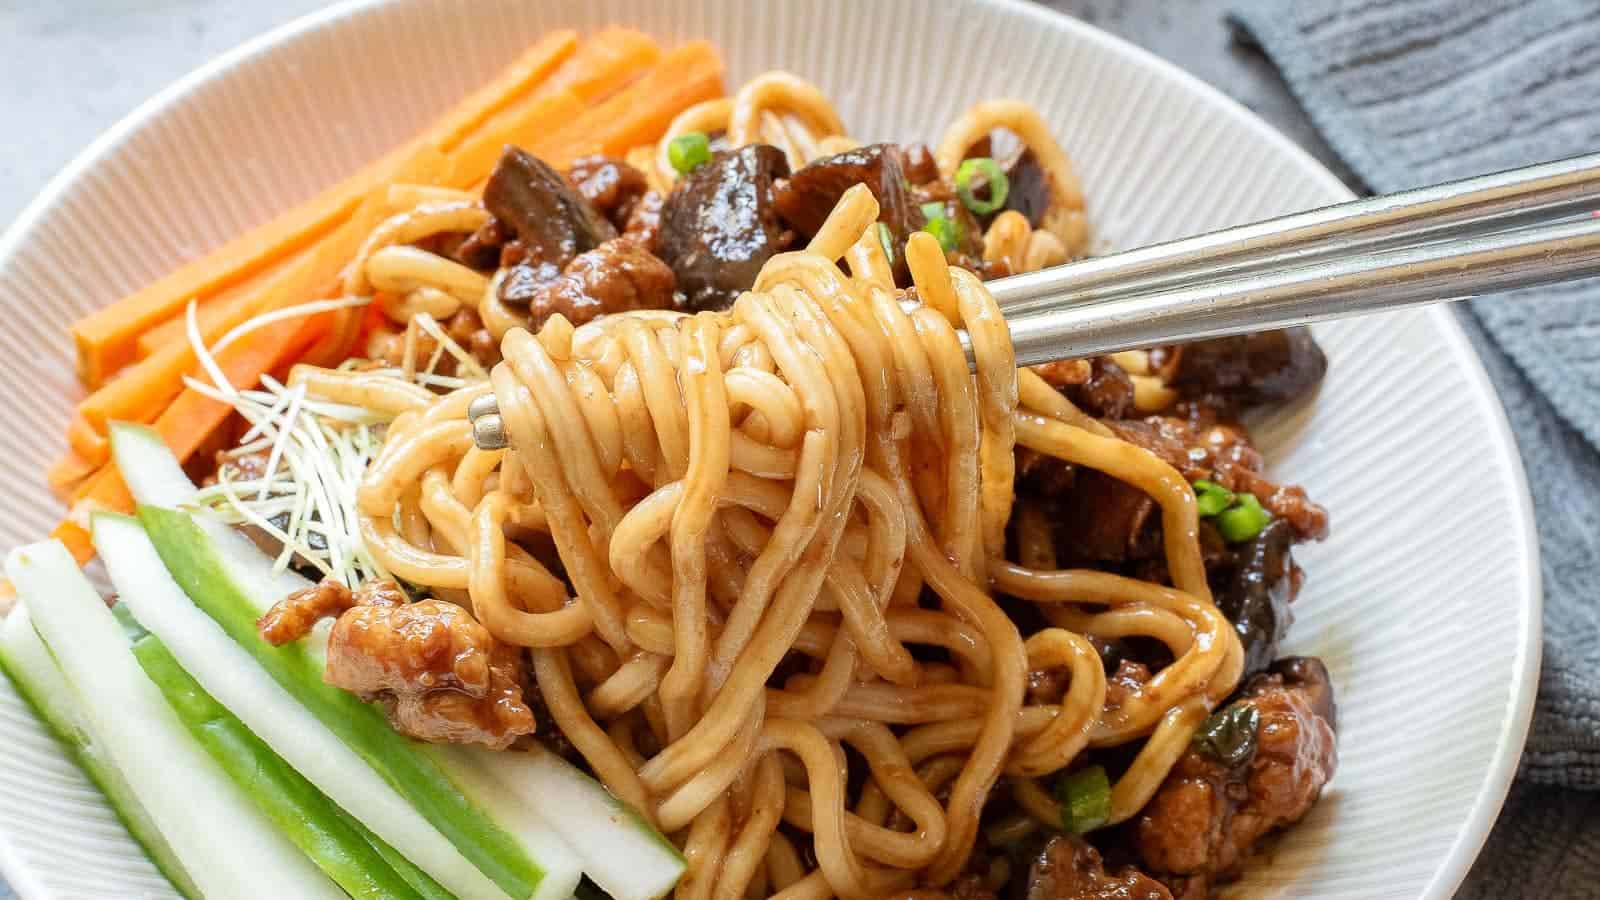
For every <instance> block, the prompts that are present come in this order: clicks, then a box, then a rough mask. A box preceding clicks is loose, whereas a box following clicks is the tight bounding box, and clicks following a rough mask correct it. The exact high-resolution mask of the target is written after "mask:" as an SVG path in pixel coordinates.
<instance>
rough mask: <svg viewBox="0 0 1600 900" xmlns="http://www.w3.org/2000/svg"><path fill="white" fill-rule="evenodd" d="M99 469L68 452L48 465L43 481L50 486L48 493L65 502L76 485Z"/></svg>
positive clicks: (70, 451)
mask: <svg viewBox="0 0 1600 900" xmlns="http://www.w3.org/2000/svg"><path fill="white" fill-rule="evenodd" d="M99 468H100V467H99V466H97V465H95V464H94V463H92V462H90V461H89V460H87V459H84V458H83V457H82V456H79V455H78V454H77V453H76V452H74V451H72V450H68V451H67V452H66V454H65V455H63V456H62V457H61V458H60V459H58V460H56V461H55V462H54V463H51V464H50V468H49V470H48V471H46V472H45V476H44V480H45V483H46V484H48V485H50V493H52V494H55V495H56V498H57V499H59V500H66V499H67V498H68V497H69V496H71V495H72V492H73V491H74V490H75V489H76V488H77V487H78V485H80V484H82V483H83V482H84V481H85V480H86V479H87V478H88V477H89V476H91V475H93V474H94V473H95V471H96V470H97V469H99Z"/></svg>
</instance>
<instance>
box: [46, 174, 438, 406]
mask: <svg viewBox="0 0 1600 900" xmlns="http://www.w3.org/2000/svg"><path fill="white" fill-rule="evenodd" d="M445 169H446V162H445V159H444V155H443V154H441V153H440V152H439V151H438V150H437V149H435V148H434V147H433V146H431V145H426V144H425V145H423V146H422V147H421V148H420V149H415V150H413V154H412V156H411V158H410V159H408V160H407V162H406V163H405V164H403V165H402V166H401V167H400V169H399V170H398V171H395V172H394V173H393V174H392V176H391V177H390V178H388V179H386V180H385V181H384V183H383V184H380V185H378V186H377V187H375V188H373V189H371V190H369V191H368V193H367V196H366V198H365V199H364V200H363V201H362V203H361V205H360V207H359V208H358V209H357V211H356V215H355V216H354V217H352V218H351V220H350V221H349V222H346V223H345V224H344V225H343V226H341V227H340V228H338V229H337V230H335V231H334V233H333V234H332V235H330V236H329V237H328V238H327V239H326V240H324V241H323V242H322V243H321V244H319V245H317V247H316V250H315V251H314V252H312V253H311V254H310V255H308V256H307V257H305V259H303V260H302V261H301V262H300V263H298V264H297V265H293V266H290V267H288V268H286V269H284V270H283V271H281V272H279V273H278V274H277V275H275V276H274V277H273V278H272V279H271V280H270V281H269V282H268V283H267V284H266V285H265V286H264V287H263V288H262V289H261V290H260V291H258V292H256V294H255V295H254V296H253V297H252V298H251V299H250V301H248V302H244V303H240V304H239V305H238V306H237V307H236V308H234V309H232V310H230V311H229V314H228V315H227V316H225V317H223V318H221V319H219V320H218V321H217V322H216V323H215V324H214V326H213V327H212V328H211V329H209V330H202V332H201V337H202V339H203V340H204V341H205V342H206V343H207V344H210V343H213V342H215V341H217V340H218V339H220V338H221V337H222V335H223V334H224V333H226V332H227V331H228V330H229V329H231V328H233V327H234V326H235V325H238V324H240V323H241V322H243V321H245V320H246V319H249V318H251V317H252V316H255V315H257V314H260V313H264V312H270V311H272V310H275V309H281V308H282V307H285V306H289V305H291V304H294V303H299V302H303V301H307V300H311V299H313V297H315V296H316V295H317V294H318V293H319V291H318V289H319V288H320V287H322V286H323V285H325V284H328V283H329V282H331V281H333V279H334V277H335V276H336V275H337V274H338V272H339V270H340V269H342V268H343V267H344V266H345V265H346V264H348V263H349V262H350V259H351V258H352V257H354V256H355V255H356V251H357V250H358V249H359V248H360V246H361V242H362V241H364V240H366V237H367V235H368V234H369V233H370V232H371V231H372V229H373V228H374V227H376V226H377V224H378V222H379V221H381V220H382V216H383V212H384V210H385V208H386V203H387V189H388V181H408V182H413V183H433V181H434V180H436V179H437V178H438V177H439V175H440V173H442V172H444V171H445ZM194 364H195V357H194V348H193V347H191V346H190V344H189V342H188V341H182V342H179V343H175V344H169V345H168V346H166V347H163V348H161V350H159V351H158V352H156V353H154V354H152V355H151V356H150V357H149V358H148V359H145V360H143V361H142V362H139V363H137V364H135V365H133V366H131V367H130V368H129V369H128V371H127V372H125V373H123V374H122V375H121V376H120V377H118V378H115V379H113V380H112V381H111V382H109V383H108V384H106V385H105V386H104V387H102V388H100V389H99V390H97V391H95V392H94V393H93V394H90V395H89V396H88V397H87V398H85V399H84V400H83V402H81V403H79V404H78V413H79V414H80V415H81V416H83V418H84V419H86V420H88V423H89V424H90V425H91V426H93V428H94V430H95V431H96V432H98V433H100V434H105V432H106V426H107V423H108V422H110V421H112V420H114V419H115V420H125V421H130V422H148V421H150V420H151V419H153V418H155V416H156V415H158V414H160V412H161V411H162V410H163V409H165V408H166V406H167V404H168V403H170V402H171V401H172V398H174V397H176V396H177V395H178V392H179V391H181V390H182V389H183V376H184V375H185V374H186V373H188V372H189V371H191V370H192V369H193V367H194Z"/></svg>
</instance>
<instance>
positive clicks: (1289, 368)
mask: <svg viewBox="0 0 1600 900" xmlns="http://www.w3.org/2000/svg"><path fill="white" fill-rule="evenodd" d="M1151 362H1152V363H1153V364H1155V365H1156V366H1157V367H1158V368H1159V369H1160V370H1161V371H1162V372H1163V374H1164V375H1165V376H1166V380H1167V382H1168V384H1169V385H1170V386H1171V387H1172V388H1173V389H1174V390H1176V391H1177V392H1178V395H1179V396H1180V397H1182V398H1183V399H1184V400H1187V401H1189V402H1192V403H1197V404H1199V405H1202V406H1205V407H1208V408H1211V409H1214V410H1216V411H1217V412H1218V413H1220V414H1221V415H1222V416H1223V417H1224V418H1236V417H1237V416H1238V414H1239V413H1240V412H1242V411H1244V410H1247V409H1253V408H1256V407H1262V406H1278V405H1282V404H1284V403H1288V402H1290V401H1292V400H1295V399H1297V398H1299V397H1302V396H1304V395H1306V394H1308V393H1310V392H1311V391H1312V390H1313V389H1315V388H1316V386H1317V385H1318V384H1320V383H1321V382H1322V377H1323V376H1324V375H1325V374H1327V371H1328V357H1327V356H1326V355H1325V354H1324V353H1323V352H1322V348H1321V347H1320V346H1318V345H1317V341H1316V339H1315V338H1313V337H1312V336H1311V332H1310V331H1309V330H1308V329H1305V328H1287V329H1282V330H1279V331H1262V332H1257V333H1255V334H1247V335H1240V336H1237V337H1225V338H1215V339H1213V340H1209V341H1196V342H1194V343H1192V344H1182V345H1179V346H1176V347H1163V348H1159V349H1157V350H1155V351H1152V358H1151Z"/></svg>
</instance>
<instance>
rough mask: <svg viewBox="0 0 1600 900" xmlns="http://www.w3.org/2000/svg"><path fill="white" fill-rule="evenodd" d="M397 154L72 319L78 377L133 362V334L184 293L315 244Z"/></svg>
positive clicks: (87, 378) (96, 382) (231, 279)
mask: <svg viewBox="0 0 1600 900" xmlns="http://www.w3.org/2000/svg"><path fill="white" fill-rule="evenodd" d="M403 152H404V151H395V152H393V153H390V154H389V155H387V156H385V157H384V158H383V159H380V160H379V161H377V162H376V163H373V164H371V165H369V166H367V167H366V168H364V169H362V170H361V171H360V172H358V173H356V174H355V175H352V176H350V177H349V178H346V179H345V180H344V181H341V182H339V183H338V184H336V185H334V186H333V187H331V188H328V189H327V190H325V191H323V192H322V193H320V194H318V195H317V196H316V197H314V198H312V199H311V200H310V201H309V202H307V203H305V204H303V205H301V206H297V207H295V208H294V209H291V210H289V211H288V212H286V213H284V214H283V215H281V216H279V217H278V218H276V219H273V220H271V221H270V222H267V223H266V224H263V225H260V226H258V227H256V228H254V229H252V230H251V231H249V232H246V233H245V234H243V235H241V236H239V237H237V238H234V239H233V240H231V241H229V242H227V243H226V244H223V245H222V246H221V247H219V248H218V249H216V250H214V251H212V252H211V253H208V254H206V255H205V256H203V257H201V258H200V259H197V260H195V261H194V262H191V263H189V264H188V265H185V266H183V267H181V268H179V269H177V270H176V271H174V272H172V273H170V274H168V275H166V276H165V277H163V278H161V279H159V280H157V281H156V282H154V283H153V284H151V285H149V286H147V287H145V288H143V289H142V290H139V291H136V292H134V293H132V294H129V295H128V296H126V297H124V298H122V299H121V300H119V301H117V302H116V303H113V304H111V305H110V306H107V307H105V308H103V309H100V310H98V311H96V312H93V313H90V314H89V315H87V316H85V317H84V318H82V319H79V320H78V321H77V322H76V323H74V324H73V326H72V339H73V343H74V345H75V346H76V347H77V352H78V377H79V378H81V379H82V380H83V383H84V384H85V385H87V386H89V387H90V388H91V389H93V388H98V387H99V386H100V385H102V384H104V383H105V382H106V379H108V378H109V377H110V376H111V374H112V373H113V372H115V371H117V370H118V369H120V368H122V367H123V366H125V365H127V364H128V363H131V362H132V361H133V359H134V357H135V355H136V353H137V350H138V340H139V336H140V335H142V334H143V333H144V332H146V331H148V330H149V329H150V328H152V327H154V326H156V325H158V324H160V323H161V322H164V321H166V320H167V319H169V318H172V317H173V316H175V315H178V314H179V313H181V312H182V311H183V308H184V306H185V305H187V304H188V302H189V300H190V299H191V298H195V297H199V298H204V297H208V296H210V295H212V294H214V293H216V292H217V291H220V290H223V289H225V288H227V287H229V286H230V285H233V284H237V283H238V282H240V281H243V280H244V279H247V278H249V277H250V276H252V275H255V274H257V273H259V272H263V271H266V270H268V269H271V268H272V267H274V266H275V265H276V264H278V263H280V262H281V261H283V260H284V259H285V258H287V257H288V256H290V255H291V254H293V253H294V252H296V251H298V250H301V249H304V248H306V247H309V246H311V245H313V244H315V243H317V242H318V241H319V240H321V239H322V238H324V237H325V236H327V235H328V234H329V232H331V231H332V230H333V229H334V228H336V227H337V226H338V225H339V223H341V222H344V221H346V220H347V219H349V217H350V214H351V213H352V212H354V211H355V209H356V206H357V205H358V204H359V203H360V202H361V201H362V199H363V198H364V197H365V196H366V194H367V192H368V191H370V190H371V188H372V186H373V185H374V184H376V183H378V182H379V181H381V180H382V178H383V176H385V175H387V174H388V173H389V172H391V171H393V169H394V167H395V165H396V164H397V163H398V162H399V161H400V160H401V159H403V158H404V157H403Z"/></svg>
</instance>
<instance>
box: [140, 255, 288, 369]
mask: <svg viewBox="0 0 1600 900" xmlns="http://www.w3.org/2000/svg"><path fill="white" fill-rule="evenodd" d="M315 251H316V247H314V246H312V247H306V248H303V249H301V250H299V251H298V252H296V253H295V254H294V255H292V256H289V257H287V258H285V259H284V260H283V261H282V262H281V263H280V264H279V265H280V267H287V266H293V265H295V264H297V263H299V262H300V261H301V260H303V259H305V258H306V257H308V256H310V255H311V254H312V253H313V252H315ZM278 271H279V269H269V270H267V271H264V272H257V273H256V274H254V275H252V276H250V277H249V278H246V279H245V280H243V281H241V282H239V283H238V284H235V285H232V286H230V287H228V288H225V289H223V290H222V291H219V292H218V293H216V294H214V295H212V296H211V297H209V298H202V299H201V300H200V305H199V308H198V309H197V310H196V311H195V319H196V323H197V324H198V325H199V326H200V330H201V332H202V333H203V332H205V331H206V330H208V329H211V328H214V327H215V326H216V323H217V322H219V321H221V320H222V319H224V318H227V317H228V315H229V311H230V310H232V309H233V308H234V307H236V306H238V305H239V304H241V303H248V302H249V301H250V299H251V298H252V297H253V296H255V294H256V292H257V291H259V290H261V289H262V288H263V287H264V286H266V284H267V283H268V282H270V281H271V280H272V279H273V278H274V277H275V276H276V275H277V273H278ZM187 330H188V316H186V315H184V310H179V312H178V314H177V315H175V316H173V317H172V318H170V319H168V320H166V321H165V322H162V323H161V324H160V325H157V326H155V327H154V328H151V329H150V330H149V331H146V332H145V333H144V334H142V335H140V336H139V358H140V359H148V358H149V357H150V356H152V355H154V354H155V353H157V352H159V351H160V350H161V348H163V347H166V346H169V345H171V344H174V343H179V342H182V341H186V340H188V339H189V338H188V335H187V333H186V332H187Z"/></svg>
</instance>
